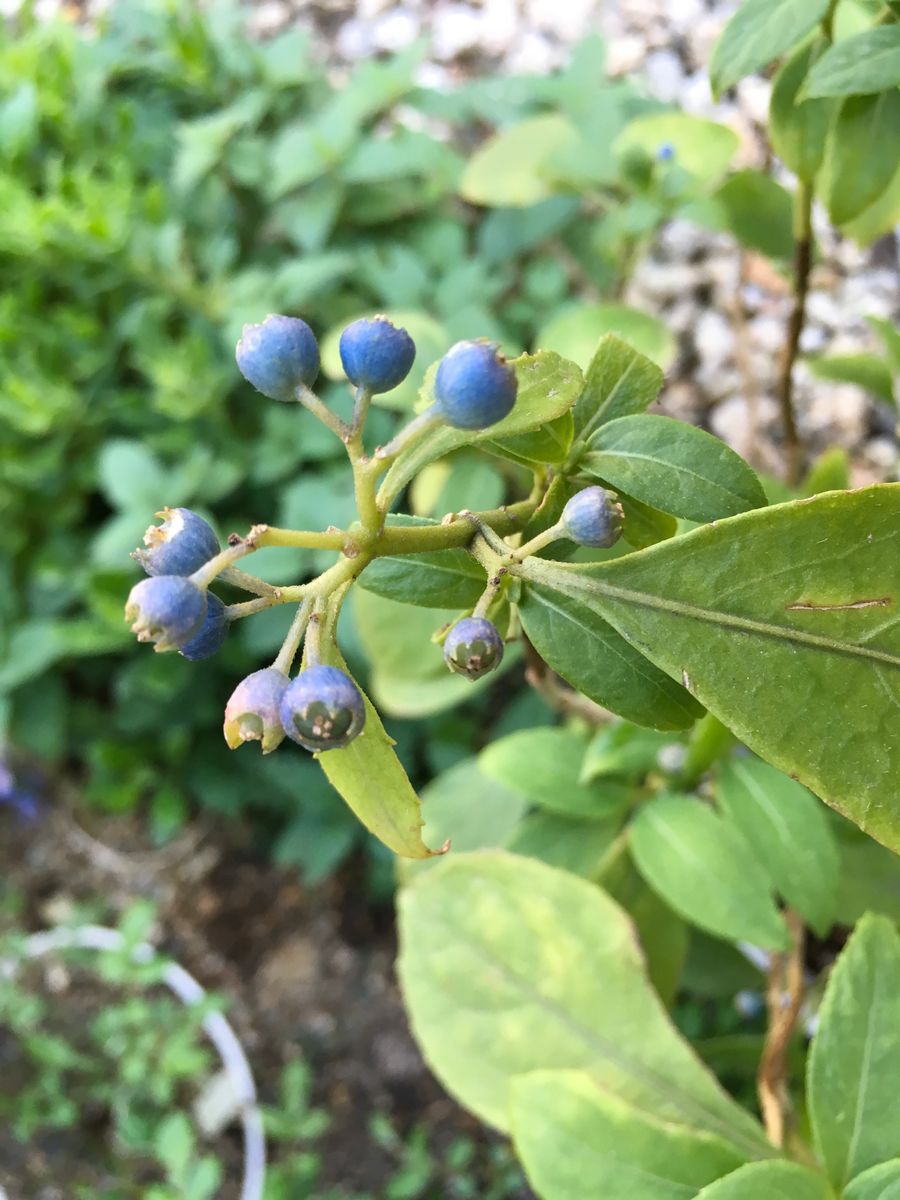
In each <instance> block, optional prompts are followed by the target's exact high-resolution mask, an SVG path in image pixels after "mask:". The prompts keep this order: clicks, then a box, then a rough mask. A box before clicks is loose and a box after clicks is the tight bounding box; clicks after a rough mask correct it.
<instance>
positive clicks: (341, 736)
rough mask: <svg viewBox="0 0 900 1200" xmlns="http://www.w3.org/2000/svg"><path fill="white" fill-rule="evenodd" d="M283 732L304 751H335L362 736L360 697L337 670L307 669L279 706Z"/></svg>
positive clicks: (362, 704)
mask: <svg viewBox="0 0 900 1200" xmlns="http://www.w3.org/2000/svg"><path fill="white" fill-rule="evenodd" d="M279 714H280V716H281V724H282V726H283V728H284V732H285V733H286V734H287V735H288V737H289V738H291V739H292V740H293V741H295V742H297V743H298V744H299V745H301V746H303V747H304V749H306V750H312V751H314V752H315V751H317V750H338V749H340V748H341V747H342V746H346V745H348V743H350V742H352V741H353V739H354V738H355V737H356V736H357V735H358V734H359V733H361V732H362V728H363V725H365V723H366V706H365V702H364V700H363V698H362V693H361V692H360V690H359V688H358V687H357V686H356V684H355V683H354V682H353V680H352V679H351V678H350V676H349V675H347V674H346V673H345V672H344V671H342V670H340V668H339V667H329V666H326V665H325V664H324V663H317V664H316V665H315V666H312V667H307V668H306V670H305V671H301V672H300V674H299V675H298V676H297V677H296V678H295V679H292V680H291V682H290V684H289V686H288V688H287V691H286V692H285V693H284V695H283V696H282V698H281V704H280V706H279Z"/></svg>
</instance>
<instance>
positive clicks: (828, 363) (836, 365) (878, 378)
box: [806, 354, 895, 404]
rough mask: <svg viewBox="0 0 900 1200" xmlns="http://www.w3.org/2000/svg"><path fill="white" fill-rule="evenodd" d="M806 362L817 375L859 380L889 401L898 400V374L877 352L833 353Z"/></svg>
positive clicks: (822, 377)
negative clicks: (895, 398)
mask: <svg viewBox="0 0 900 1200" xmlns="http://www.w3.org/2000/svg"><path fill="white" fill-rule="evenodd" d="M806 365H807V367H808V368H809V370H810V373H811V374H812V375H815V377H816V378H817V379H835V380H837V381H838V382H840V383H855V384H858V386H859V387H861V388H865V390H866V391H867V392H871V393H872V394H873V395H874V396H879V397H880V398H881V399H882V400H887V402H888V404H894V403H895V400H894V377H893V375H892V373H891V369H890V367H889V366H888V365H887V363H886V362H885V361H884V359H883V358H879V357H878V355H877V354H833V355H831V356H830V357H829V358H808V359H806Z"/></svg>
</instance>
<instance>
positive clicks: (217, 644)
mask: <svg viewBox="0 0 900 1200" xmlns="http://www.w3.org/2000/svg"><path fill="white" fill-rule="evenodd" d="M229 624H230V623H229V620H228V617H227V616H226V613H225V605H224V604H223V603H222V601H221V600H220V599H219V597H218V596H214V595H213V593H212V592H207V593H206V617H205V618H204V621H203V624H202V625H201V626H200V629H199V631H198V632H197V633H195V634H194V636H193V637H192V638H191V640H190V641H189V642H185V644H184V645H183V646H182V647H181V649H180V650H179V651H178V653H179V654H180V655H181V656H182V658H186V659H188V660H189V661H190V662H199V661H200V660H201V659H203V658H211V657H212V656H213V655H214V654H215V653H216V652H217V651H218V650H220V649H221V647H222V643H223V642H224V641H225V638H226V637H227V636H228V627H229Z"/></svg>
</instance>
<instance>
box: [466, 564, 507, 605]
mask: <svg viewBox="0 0 900 1200" xmlns="http://www.w3.org/2000/svg"><path fill="white" fill-rule="evenodd" d="M508 574H509V568H508V567H498V568H497V572H496V574H494V575H491V577H490V578H489V579H488V584H487V587H486V588H485V589H484V591H483V592H482V593H481V595H480V596H479V598H478V603H477V604H476V605H475V607H474V608H473V609H472V616H473V617H486V616H487V613H488V609H489V608H490V607H491V605H492V604H493V603H494V600H495V599H496V598H497V596H499V595H500V592H501V591H502V590H503V580H504V579H505V578H506V576H507V575H508Z"/></svg>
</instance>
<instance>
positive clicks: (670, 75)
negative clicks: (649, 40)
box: [644, 50, 684, 104]
mask: <svg viewBox="0 0 900 1200" xmlns="http://www.w3.org/2000/svg"><path fill="white" fill-rule="evenodd" d="M644 76H645V78H646V81H647V90H648V91H649V92H650V94H651V95H653V96H655V97H656V98H657V100H663V101H664V102H665V103H667V104H671V103H674V102H675V101H676V100H677V99H678V98H679V96H680V95H681V92H682V89H683V87H684V67H683V66H682V65H681V59H680V58H679V57H678V55H677V54H676V53H675V51H674V50H654V51H653V53H652V54H649V55H648V56H647V60H646V62H645V63H644Z"/></svg>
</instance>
